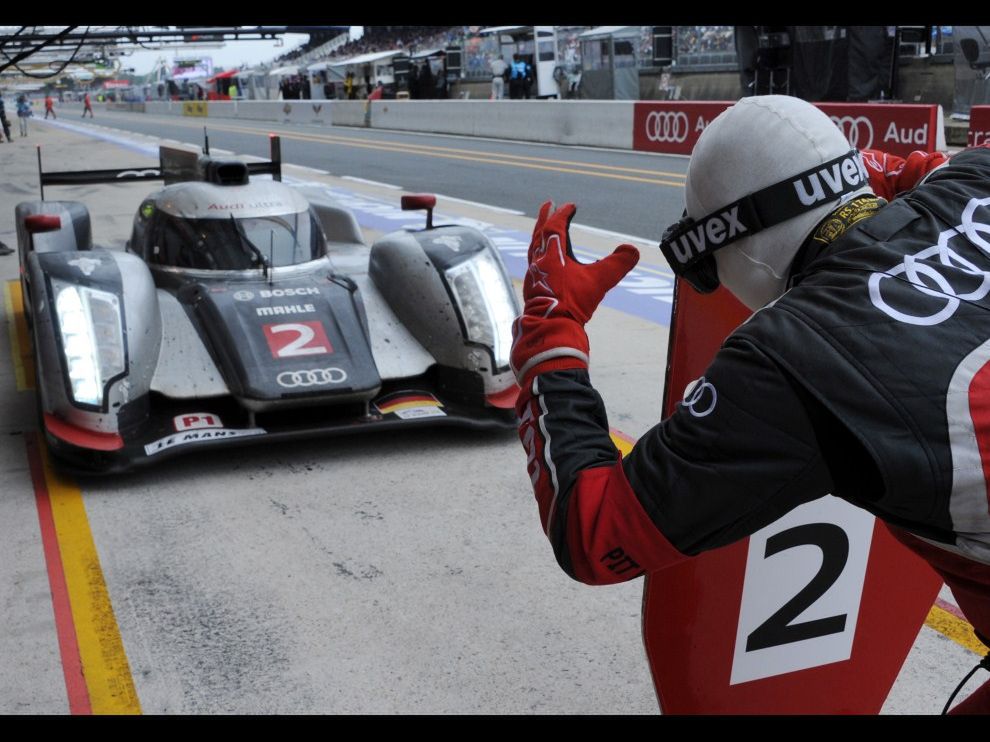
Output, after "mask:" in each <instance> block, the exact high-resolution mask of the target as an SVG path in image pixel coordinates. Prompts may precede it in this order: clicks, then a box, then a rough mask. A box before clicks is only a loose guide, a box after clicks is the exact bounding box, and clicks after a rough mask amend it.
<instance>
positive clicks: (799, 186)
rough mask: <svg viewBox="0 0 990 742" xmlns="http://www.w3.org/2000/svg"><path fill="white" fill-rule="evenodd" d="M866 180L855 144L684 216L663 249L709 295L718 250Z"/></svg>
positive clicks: (680, 271) (676, 268) (666, 236)
mask: <svg viewBox="0 0 990 742" xmlns="http://www.w3.org/2000/svg"><path fill="white" fill-rule="evenodd" d="M867 183H868V176H867V174H866V169H865V168H864V167H863V162H862V160H861V159H860V155H859V150H857V149H851V150H849V151H848V152H846V153H845V154H844V155H842V156H841V157H836V158H835V159H834V160H829V161H828V162H825V163H822V164H821V165H815V166H814V167H813V168H810V169H809V170H805V171H804V172H803V173H800V174H798V175H795V176H793V177H790V178H788V179H787V180H782V181H780V182H779V183H774V184H773V185H771V186H767V187H766V188H763V189H762V190H759V191H756V192H754V193H750V194H749V195H747V196H743V197H742V198H740V199H739V200H738V201H733V202H732V203H731V204H729V205H728V206H724V207H722V208H720V209H718V210H717V211H713V212H712V213H711V214H708V215H707V216H705V217H702V218H701V219H692V218H691V217H688V216H685V217H684V218H683V219H681V220H680V221H679V222H677V223H676V224H673V225H672V226H670V227H669V228H668V229H667V231H666V232H664V235H663V238H662V240H661V242H660V249H661V250H662V251H663V255H664V257H665V258H667V262H668V263H670V267H671V269H672V270H673V271H674V273H676V274H677V275H678V276H683V277H684V279H685V280H686V281H687V282H688V283H690V284H691V285H692V286H693V287H694V288H695V289H697V290H698V291H700V292H701V293H703V294H707V293H710V292H712V291H714V290H715V289H717V288H718V273H717V271H716V269H715V260H714V258H713V257H712V255H713V253H714V252H715V251H716V250H721V249H722V248H723V247H726V246H727V245H731V244H732V243H733V242H735V241H737V240H741V239H743V238H744V237H749V236H750V235H754V234H756V233H757V232H760V231H761V230H764V229H768V228H770V227H772V226H774V225H776V224H780V223H781V222H785V221H787V220H788V219H793V218H794V217H796V216H799V215H801V214H803V213H805V212H807V211H811V210H813V209H817V208H818V207H819V206H821V205H822V204H823V203H828V202H830V201H835V200H838V199H840V198H842V197H843V196H845V195H847V194H850V193H854V192H855V191H858V190H859V189H860V188H862V187H863V186H864V185H867Z"/></svg>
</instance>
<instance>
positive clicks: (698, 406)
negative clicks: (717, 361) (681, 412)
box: [681, 376, 718, 417]
mask: <svg viewBox="0 0 990 742" xmlns="http://www.w3.org/2000/svg"><path fill="white" fill-rule="evenodd" d="M685 392H686V393H685V396H684V399H683V401H682V402H681V404H682V405H684V406H685V407H687V410H688V412H690V413H691V414H692V415H694V416H695V417H708V415H710V414H712V411H714V409H715V403H716V402H717V401H718V392H716V391H715V386H714V385H713V384H712V383H711V382H710V381H705V377H704V376H702V377H701V378H700V379H698V380H697V381H695V382H693V386H691V385H689V386H688V389H687V390H685Z"/></svg>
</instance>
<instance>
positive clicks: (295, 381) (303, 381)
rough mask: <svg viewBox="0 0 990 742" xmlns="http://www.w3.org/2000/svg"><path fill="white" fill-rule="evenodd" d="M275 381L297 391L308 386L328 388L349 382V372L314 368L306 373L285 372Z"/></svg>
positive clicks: (305, 371)
mask: <svg viewBox="0 0 990 742" xmlns="http://www.w3.org/2000/svg"><path fill="white" fill-rule="evenodd" d="M275 381H277V382H278V384H279V386H284V387H285V388H286V389H296V388H298V387H306V386H327V385H328V384H343V383H344V382H345V381H347V372H346V371H344V369H342V368H337V367H336V366H331V367H330V368H314V369H307V370H304V371H283V372H282V373H280V374H279V375H278V376H277V377H275Z"/></svg>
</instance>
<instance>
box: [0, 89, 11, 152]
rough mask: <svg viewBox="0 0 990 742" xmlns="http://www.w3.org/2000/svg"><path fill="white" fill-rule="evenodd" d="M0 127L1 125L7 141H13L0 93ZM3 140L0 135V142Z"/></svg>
mask: <svg viewBox="0 0 990 742" xmlns="http://www.w3.org/2000/svg"><path fill="white" fill-rule="evenodd" d="M0 127H3V133H4V135H6V137H7V141H8V142H12V141H14V140H13V139H11V137H10V121H9V120H8V119H7V110H6V108H5V106H4V102H3V95H2V94H0ZM2 141H3V137H2V136H0V142H2Z"/></svg>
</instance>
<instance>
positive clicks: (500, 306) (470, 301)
mask: <svg viewBox="0 0 990 742" xmlns="http://www.w3.org/2000/svg"><path fill="white" fill-rule="evenodd" d="M446 276H447V283H448V284H449V286H450V288H451V291H452V292H453V294H454V298H455V299H456V300H457V308H458V309H459V310H460V313H461V318H462V319H463V320H464V327H465V329H466V331H467V338H468V340H471V341H473V342H476V343H481V344H483V345H487V346H488V347H490V348H491V349H492V352H493V353H494V355H495V366H496V367H497V368H504V367H505V366H508V365H509V352H510V350H511V349H512V322H513V320H514V319H515V318H516V314H517V313H518V312H517V311H516V306H515V302H514V301H513V295H512V294H511V288H510V287H509V285H508V283H507V282H506V280H505V278H504V277H503V274H502V271H501V270H500V268H499V266H498V263H496V259H495V256H494V255H492V254H491V252H489V251H488V250H484V251H482V252H480V253H478V255H477V256H475V257H473V258H471V259H469V260H465V261H464V262H462V263H458V264H457V265H455V266H454V267H453V268H448V269H447V271H446ZM493 370H495V369H493Z"/></svg>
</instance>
